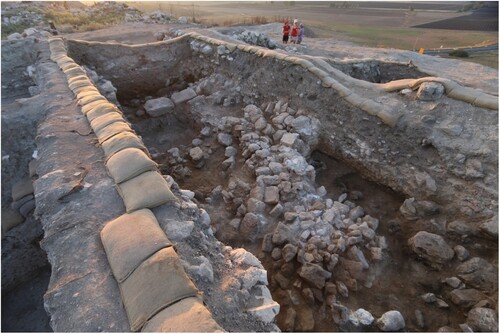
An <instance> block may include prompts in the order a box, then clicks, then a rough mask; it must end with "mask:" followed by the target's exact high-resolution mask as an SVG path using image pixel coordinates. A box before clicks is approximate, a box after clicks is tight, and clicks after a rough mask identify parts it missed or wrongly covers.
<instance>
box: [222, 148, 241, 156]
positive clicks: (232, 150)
mask: <svg viewBox="0 0 500 334" xmlns="http://www.w3.org/2000/svg"><path fill="white" fill-rule="evenodd" d="M224 154H225V156H226V157H227V158H230V157H234V156H236V154H238V149H237V148H236V147H234V146H228V147H226V151H225V152H224Z"/></svg>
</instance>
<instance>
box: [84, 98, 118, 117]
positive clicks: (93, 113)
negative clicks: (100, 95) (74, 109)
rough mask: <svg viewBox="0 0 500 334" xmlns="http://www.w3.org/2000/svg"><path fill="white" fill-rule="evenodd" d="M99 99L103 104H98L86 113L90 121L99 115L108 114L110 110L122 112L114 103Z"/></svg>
mask: <svg viewBox="0 0 500 334" xmlns="http://www.w3.org/2000/svg"><path fill="white" fill-rule="evenodd" d="M97 101H101V102H102V104H99V105H97V107H95V108H93V109H91V110H90V111H89V112H88V113H86V116H87V119H88V120H89V122H92V121H93V120H94V119H96V118H97V117H100V116H103V115H106V114H107V113H110V112H117V113H120V114H121V112H120V109H118V108H117V107H116V106H115V105H114V104H113V103H110V102H108V101H104V100H97Z"/></svg>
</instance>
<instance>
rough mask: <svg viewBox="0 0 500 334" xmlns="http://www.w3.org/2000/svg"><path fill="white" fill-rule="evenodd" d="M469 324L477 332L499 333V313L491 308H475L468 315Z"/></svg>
mask: <svg viewBox="0 0 500 334" xmlns="http://www.w3.org/2000/svg"><path fill="white" fill-rule="evenodd" d="M467 324H468V325H469V326H470V327H471V328H472V329H473V330H474V331H477V332H493V333H497V332H498V315H497V312H495V311H494V310H492V309H490V308H484V307H477V308H473V309H472V310H470V311H469V313H468V314H467Z"/></svg>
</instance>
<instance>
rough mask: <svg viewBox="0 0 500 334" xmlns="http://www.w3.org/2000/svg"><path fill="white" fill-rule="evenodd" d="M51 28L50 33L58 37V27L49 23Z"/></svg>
mask: <svg viewBox="0 0 500 334" xmlns="http://www.w3.org/2000/svg"><path fill="white" fill-rule="evenodd" d="M49 26H50V30H49V31H50V33H51V34H52V35H58V34H59V33H58V32H57V28H56V26H55V25H54V22H52V21H49Z"/></svg>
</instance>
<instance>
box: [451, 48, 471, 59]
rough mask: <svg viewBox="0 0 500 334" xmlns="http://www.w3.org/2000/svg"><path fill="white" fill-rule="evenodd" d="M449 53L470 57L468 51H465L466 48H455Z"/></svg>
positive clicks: (455, 55)
mask: <svg viewBox="0 0 500 334" xmlns="http://www.w3.org/2000/svg"><path fill="white" fill-rule="evenodd" d="M449 55H450V56H452V57H460V58H466V57H469V54H468V53H467V51H464V50H453V51H451V52H450V53H449Z"/></svg>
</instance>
